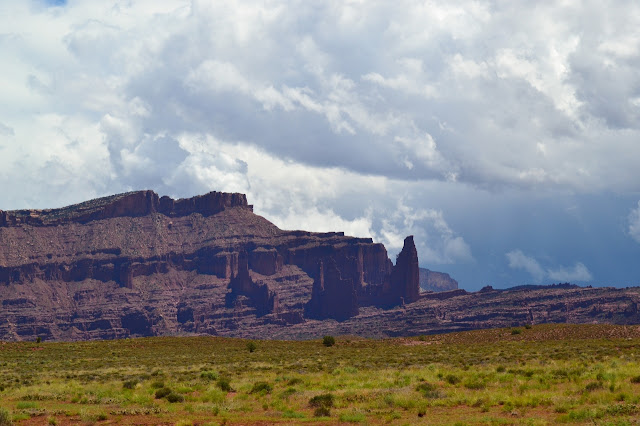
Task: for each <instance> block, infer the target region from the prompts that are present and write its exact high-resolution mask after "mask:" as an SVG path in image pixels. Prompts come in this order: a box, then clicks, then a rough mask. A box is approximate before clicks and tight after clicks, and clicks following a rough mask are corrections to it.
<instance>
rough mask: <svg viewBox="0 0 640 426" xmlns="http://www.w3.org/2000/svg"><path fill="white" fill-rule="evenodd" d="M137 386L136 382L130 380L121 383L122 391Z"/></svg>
mask: <svg viewBox="0 0 640 426" xmlns="http://www.w3.org/2000/svg"><path fill="white" fill-rule="evenodd" d="M137 384H138V380H136V379H131V380H127V381H125V382H123V383H122V387H123V388H124V389H135V387H136V385H137Z"/></svg>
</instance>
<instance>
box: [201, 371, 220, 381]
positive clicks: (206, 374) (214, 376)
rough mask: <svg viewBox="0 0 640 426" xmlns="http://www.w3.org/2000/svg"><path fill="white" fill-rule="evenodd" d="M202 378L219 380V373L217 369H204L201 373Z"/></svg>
mask: <svg viewBox="0 0 640 426" xmlns="http://www.w3.org/2000/svg"><path fill="white" fill-rule="evenodd" d="M200 378H201V379H205V380H217V379H218V373H216V372H215V371H203V372H202V373H200Z"/></svg>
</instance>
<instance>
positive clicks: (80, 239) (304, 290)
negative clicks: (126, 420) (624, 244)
mask: <svg viewBox="0 0 640 426" xmlns="http://www.w3.org/2000/svg"><path fill="white" fill-rule="evenodd" d="M419 279H420V271H419V269H418V258H417V252H416V249H415V245H414V242H413V238H412V237H407V239H405V244H404V247H403V250H402V252H401V253H400V254H399V255H398V258H397V262H396V264H395V265H394V264H393V262H391V260H389V258H388V256H387V252H386V250H385V248H384V246H383V245H382V244H376V243H373V241H372V240H371V239H368V238H353V237H347V236H345V235H344V234H342V233H313V232H305V231H283V230H281V229H279V228H277V227H276V226H275V225H273V224H272V223H270V222H268V221H267V220H266V219H264V218H262V217H260V216H257V215H255V214H254V213H253V211H252V208H251V206H250V205H248V204H247V200H246V197H245V196H244V195H242V194H224V193H216V192H213V193H210V194H206V195H203V196H199V197H194V198H190V199H186V200H172V199H170V198H168V197H162V198H159V197H158V196H157V195H156V194H155V193H153V192H151V191H139V192H133V193H127V194H121V195H116V196H112V197H105V198H101V199H97V200H92V201H88V202H86V203H81V204H77V205H75V206H69V207H66V208H63V209H55V210H21V211H8V212H7V211H4V212H3V211H0V340H33V339H35V338H36V337H38V336H39V337H42V338H44V339H64V340H75V339H104V338H108V339H111V338H124V337H129V336H148V335H162V334H188V333H206V334H213V335H226V336H237V337H248V338H315V337H318V336H319V335H323V334H356V335H362V336H371V337H383V336H399V335H416V334H422V333H442V332H448V331H459V330H469V329H474V328H483V327H507V326H514V325H523V324H526V323H541V322H571V323H591V322H610V323H615V324H638V323H640V312H639V310H638V306H639V304H640V289H638V288H629V289H612V288H580V287H575V286H554V287H548V288H547V287H544V288H540V287H534V288H519V289H512V290H508V291H499V290H493V289H491V288H486V289H484V290H483V291H480V292H477V293H467V292H466V291H464V290H460V289H458V290H451V291H442V292H438V293H422V294H420V293H419Z"/></svg>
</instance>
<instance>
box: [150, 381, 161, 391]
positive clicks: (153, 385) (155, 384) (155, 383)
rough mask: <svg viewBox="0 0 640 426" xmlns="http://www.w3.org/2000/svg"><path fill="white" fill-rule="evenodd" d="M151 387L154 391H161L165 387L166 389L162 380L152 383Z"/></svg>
mask: <svg viewBox="0 0 640 426" xmlns="http://www.w3.org/2000/svg"><path fill="white" fill-rule="evenodd" d="M151 387H152V388H153V389H161V388H163V387H164V382H163V381H160V380H158V381H155V382H153V383H151Z"/></svg>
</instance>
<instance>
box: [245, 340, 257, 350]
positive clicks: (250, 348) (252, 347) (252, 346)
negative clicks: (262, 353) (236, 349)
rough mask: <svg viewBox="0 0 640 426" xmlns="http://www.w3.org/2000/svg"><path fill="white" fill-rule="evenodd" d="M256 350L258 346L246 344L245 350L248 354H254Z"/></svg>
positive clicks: (253, 343)
mask: <svg viewBox="0 0 640 426" xmlns="http://www.w3.org/2000/svg"><path fill="white" fill-rule="evenodd" d="M256 349H258V345H256V344H255V342H248V343H247V350H248V351H249V352H255V350H256Z"/></svg>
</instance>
